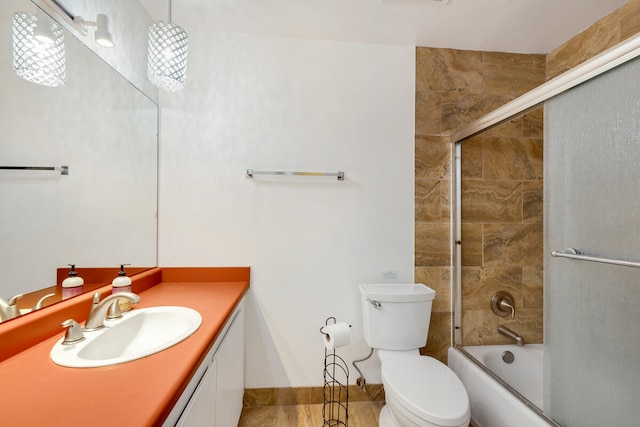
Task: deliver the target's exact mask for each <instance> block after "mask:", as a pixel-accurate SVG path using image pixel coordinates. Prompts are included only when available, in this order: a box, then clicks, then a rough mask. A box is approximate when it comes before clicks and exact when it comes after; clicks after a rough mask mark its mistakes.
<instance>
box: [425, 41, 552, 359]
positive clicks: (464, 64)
mask: <svg viewBox="0 0 640 427" xmlns="http://www.w3.org/2000/svg"><path fill="white" fill-rule="evenodd" d="M544 81H545V57H544V55H519V54H508V53H497V52H476V51H462V50H453V49H434V48H422V47H419V48H417V49H416V148H415V150H416V152H415V155H416V160H415V178H416V180H415V264H416V268H415V280H416V281H417V282H424V283H426V284H427V285H428V286H430V287H433V288H434V289H435V290H436V292H437V297H436V300H435V301H434V305H433V310H432V318H431V327H430V330H429V340H428V343H427V346H426V347H425V348H424V349H422V353H423V354H429V355H431V356H434V357H437V358H438V359H440V360H443V361H446V352H447V348H448V347H449V345H450V328H451V323H450V322H451V312H450V292H449V273H450V271H449V264H450V253H449V193H450V189H449V185H450V182H449V173H450V164H451V160H450V145H449V139H448V137H447V135H449V134H450V133H451V132H453V131H454V130H457V129H458V128H460V127H461V126H463V125H465V124H467V123H469V122H471V121H473V120H475V119H477V118H479V117H481V116H482V115H484V114H486V113H488V112H490V111H492V110H494V109H495V108H497V107H499V106H501V105H503V104H505V103H506V102H508V101H510V100H512V99H514V98H516V97H517V96H519V95H521V94H523V93H525V92H527V91H528V90H530V89H532V88H534V87H536V86H538V85H540V84H541V83H543V82H544ZM541 135H542V113H541V112H536V113H531V114H529V115H528V116H527V117H526V118H520V119H518V120H514V121H513V122H510V123H508V124H506V125H503V126H501V127H500V128H498V129H494V130H492V131H491V132H490V134H487V135H486V136H482V137H477V138H475V139H474V140H473V141H469V142H467V143H466V145H464V149H463V159H464V164H463V167H462V170H463V173H464V178H463V204H462V206H463V212H462V216H463V221H464V224H463V228H462V233H463V264H464V265H465V269H464V271H463V287H464V292H463V293H464V296H463V307H464V310H465V312H466V313H467V314H466V316H465V317H464V318H463V321H464V322H466V323H468V324H469V325H471V326H470V327H469V328H468V329H466V330H465V331H466V334H465V340H472V342H473V343H476V342H477V343H482V342H483V341H484V342H486V341H487V340H488V337H489V336H490V335H492V334H491V333H490V331H489V329H491V328H493V325H492V323H491V321H492V320H493V319H491V318H490V316H489V315H488V314H487V313H486V311H487V310H488V309H489V299H490V295H488V296H487V293H489V292H491V291H493V290H494V289H496V290H497V288H500V289H502V288H504V286H508V289H509V290H513V293H514V296H516V297H517V298H518V299H519V301H518V302H517V305H518V307H522V306H523V304H524V300H525V296H524V295H525V294H526V295H527V298H526V300H527V302H528V305H530V306H535V307H536V308H535V310H536V311H535V312H534V311H527V312H526V313H525V311H524V310H522V312H520V311H519V312H518V317H519V319H518V320H520V321H522V322H526V323H527V327H528V326H530V324H531V323H534V324H536V325H537V324H539V325H540V328H539V330H540V331H541V325H542V321H541V317H542V307H541V306H540V307H538V305H540V304H541V301H542V298H541V296H539V295H538V293H540V292H541V289H542V286H541V283H538V282H536V281H535V280H534V279H536V278H538V277H539V276H540V274H532V273H538V271H537V270H536V268H537V269H538V270H539V269H540V268H541V265H542V244H541V242H542V225H541V223H542V214H541V212H542V207H541V206H542V205H541V199H542V136H541ZM538 252H539V253H538ZM525 268H526V269H527V272H526V273H525V272H524V270H525ZM525 276H526V277H527V280H528V282H527V283H528V286H527V287H526V291H525V287H524V285H523V283H524V279H523V278H524V277H525ZM532 310H533V309H532ZM493 317H495V315H494V316H493ZM496 319H497V317H496ZM484 325H487V326H486V327H485V326H484ZM496 328H497V326H496ZM496 328H493V329H496ZM536 329H538V328H536ZM495 335H497V333H496V334H495ZM540 336H541V335H540ZM529 338H530V339H531V338H533V337H529ZM496 339H498V337H496Z"/></svg>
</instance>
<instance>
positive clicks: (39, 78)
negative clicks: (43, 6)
mask: <svg viewBox="0 0 640 427" xmlns="http://www.w3.org/2000/svg"><path fill="white" fill-rule="evenodd" d="M13 71H14V72H15V73H16V74H17V75H18V76H19V77H21V78H23V79H25V80H28V81H30V82H33V83H37V84H41V85H44V86H52V87H55V86H61V85H64V79H65V49H64V32H63V31H62V27H60V25H58V23H57V22H55V21H52V20H50V19H49V16H47V14H45V13H44V12H42V11H41V10H40V9H38V13H37V14H35V13H30V12H16V13H15V14H14V15H13Z"/></svg>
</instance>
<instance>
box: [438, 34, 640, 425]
mask: <svg viewBox="0 0 640 427" xmlns="http://www.w3.org/2000/svg"><path fill="white" fill-rule="evenodd" d="M638 56H640V33H639V34H636V35H635V36H633V37H630V38H628V39H627V40H625V41H622V42H620V43H618V44H617V45H615V46H613V47H611V48H610V49H607V50H605V51H604V52H601V53H600V54H598V55H597V56H595V57H593V58H591V59H588V60H587V61H585V62H583V63H581V64H579V65H577V66H576V67H574V68H572V69H570V70H568V71H566V72H564V73H563V74H560V75H559V76H557V77H555V78H553V79H551V80H549V81H547V82H545V83H543V84H542V85H540V86H538V87H537V88H535V89H533V90H531V91H529V92H527V93H525V94H524V95H521V96H519V97H518V98H516V99H514V100H513V101H510V102H508V103H507V104H505V105H503V106H502V107H500V108H497V109H496V110H494V111H492V112H491V113H489V114H486V115H485V116H483V117H481V118H479V119H477V120H475V121H473V122H471V123H470V124H468V125H466V126H464V127H462V128H461V129H459V130H457V131H456V132H454V133H452V134H451V135H450V136H449V142H450V144H451V168H450V170H451V175H450V177H451V178H450V183H451V184H450V185H451V188H450V191H451V197H450V227H451V228H450V253H451V275H450V280H451V282H450V292H451V345H452V347H455V348H456V349H458V350H459V351H460V352H461V353H462V354H464V355H465V356H466V357H467V358H469V359H470V360H471V361H472V362H473V363H475V364H476V365H478V366H479V367H480V368H481V369H482V370H483V371H485V372H486V373H487V374H489V375H490V376H492V377H493V378H494V379H496V381H497V382H498V383H500V384H502V385H503V386H504V387H505V388H507V389H508V390H509V391H510V392H511V393H512V394H514V395H515V396H516V397H517V398H518V399H520V400H521V401H523V403H525V404H526V405H527V406H529V407H530V408H531V409H532V410H534V411H535V412H536V413H537V414H538V415H540V416H541V417H542V418H543V419H545V420H546V421H547V422H548V423H549V424H550V425H552V426H558V424H557V423H555V422H554V421H553V420H552V419H551V418H550V417H549V416H547V415H546V414H544V412H543V411H542V408H537V407H536V406H535V405H533V404H532V403H531V402H529V401H528V400H527V399H526V398H524V397H523V396H522V395H521V394H520V393H518V392H517V391H515V390H514V389H513V388H512V387H511V386H510V385H509V384H507V383H505V382H504V381H503V380H502V379H500V378H499V377H498V376H497V375H495V374H494V373H493V372H492V371H491V370H490V369H488V368H486V367H485V366H484V365H482V364H481V363H480V362H479V361H477V360H476V359H475V358H474V357H473V356H471V355H470V354H469V353H468V352H466V351H465V350H464V348H463V346H462V344H463V343H462V274H461V272H462V244H463V241H462V200H461V197H462V190H461V186H462V173H461V172H462V171H461V163H462V155H461V152H462V144H463V143H464V140H466V139H468V138H471V137H473V136H476V135H478V134H480V133H481V132H484V131H486V130H489V129H491V128H493V127H495V126H499V125H501V124H503V123H505V122H507V121H509V120H512V119H513V118H515V117H516V116H519V115H521V114H525V113H527V112H529V111H532V110H534V109H536V108H538V107H539V106H540V105H542V104H543V103H544V102H545V101H547V100H548V99H551V98H553V97H554V96H556V95H559V94H561V93H562V92H564V91H566V90H569V89H571V88H573V87H575V86H577V85H579V84H581V83H583V82H585V81H587V80H589V79H592V78H594V77H596V76H598V75H600V74H603V73H605V72H607V71H609V70H611V69H613V68H615V67H617V66H619V65H622V64H624V63H625V62H627V61H630V60H632V59H634V58H636V57H638Z"/></svg>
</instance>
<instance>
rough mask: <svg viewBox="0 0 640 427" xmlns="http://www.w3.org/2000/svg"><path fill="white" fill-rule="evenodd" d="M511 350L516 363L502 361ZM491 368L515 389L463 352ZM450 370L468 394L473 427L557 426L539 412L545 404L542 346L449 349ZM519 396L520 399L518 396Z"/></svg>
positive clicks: (493, 346)
mask: <svg viewBox="0 0 640 427" xmlns="http://www.w3.org/2000/svg"><path fill="white" fill-rule="evenodd" d="M505 351H510V352H511V353H513V355H514V360H513V363H511V364H507V363H505V362H503V360H502V354H503V353H504V352H505ZM465 352H466V353H468V354H470V355H472V356H473V357H474V358H475V359H476V360H478V361H479V362H481V363H482V364H484V365H485V366H486V367H488V368H489V369H491V371H493V372H494V373H495V374H496V375H498V376H499V377H500V378H502V379H503V381H506V382H508V383H509V384H510V385H511V387H512V388H513V389H514V390H515V393H514V392H513V391H510V390H508V389H507V388H506V387H505V386H504V385H503V384H501V383H500V381H499V380H496V379H495V378H493V377H492V376H491V375H490V374H489V373H487V372H486V371H485V370H484V369H483V368H481V367H480V366H478V365H477V364H476V363H474V362H473V361H472V360H471V359H470V358H469V357H467V356H466V355H465V354H464V353H465ZM449 367H450V368H451V369H452V370H453V371H454V372H455V373H456V374H457V375H458V377H460V380H462V383H463V384H464V386H465V388H466V389H467V393H468V394H469V403H470V405H471V421H472V423H473V425H474V427H513V426H518V427H549V426H558V424H556V423H554V422H553V421H552V420H551V419H549V418H548V417H546V416H544V415H543V414H542V412H541V411H540V410H539V409H538V408H540V409H542V408H543V402H542V369H543V367H542V344H527V345H525V346H524V347H518V346H516V345H487V346H467V347H463V350H460V349H457V348H453V347H451V348H449ZM518 394H520V395H521V397H524V399H521V398H519V397H517V395H518Z"/></svg>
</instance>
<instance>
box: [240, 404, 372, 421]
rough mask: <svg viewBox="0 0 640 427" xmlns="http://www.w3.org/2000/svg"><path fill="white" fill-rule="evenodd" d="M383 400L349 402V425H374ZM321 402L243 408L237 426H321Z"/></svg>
mask: <svg viewBox="0 0 640 427" xmlns="http://www.w3.org/2000/svg"><path fill="white" fill-rule="evenodd" d="M383 406H384V402H380V401H378V402H349V427H375V426H377V425H378V415H379V414H380V410H381V409H382V407H383ZM322 423H323V418H322V404H318V405H291V406H255V407H250V408H244V409H243V410H242V415H241V416H240V423H239V424H238V427H272V426H273V427H322Z"/></svg>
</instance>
